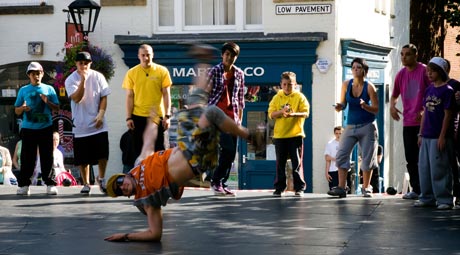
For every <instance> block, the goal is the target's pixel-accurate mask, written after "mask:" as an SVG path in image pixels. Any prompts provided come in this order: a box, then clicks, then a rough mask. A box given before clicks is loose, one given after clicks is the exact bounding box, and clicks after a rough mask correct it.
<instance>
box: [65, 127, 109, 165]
mask: <svg viewBox="0 0 460 255" xmlns="http://www.w3.org/2000/svg"><path fill="white" fill-rule="evenodd" d="M73 155H74V165H76V166H80V165H87V164H89V165H97V163H98V161H99V160H100V159H109V133H108V132H102V133H99V134H95V135H91V136H85V137H79V138H76V137H74V138H73Z"/></svg>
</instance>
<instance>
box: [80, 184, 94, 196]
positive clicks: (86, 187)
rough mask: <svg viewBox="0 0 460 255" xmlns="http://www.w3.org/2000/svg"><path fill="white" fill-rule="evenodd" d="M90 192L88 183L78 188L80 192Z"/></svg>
mask: <svg viewBox="0 0 460 255" xmlns="http://www.w3.org/2000/svg"><path fill="white" fill-rule="evenodd" d="M90 192H91V186H89V185H88V184H86V185H84V186H83V188H82V189H81V190H80V193H82V194H89V193H90Z"/></svg>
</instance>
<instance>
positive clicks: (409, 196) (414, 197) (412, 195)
mask: <svg viewBox="0 0 460 255" xmlns="http://www.w3.org/2000/svg"><path fill="white" fill-rule="evenodd" d="M402 198H403V199H412V200H417V199H418V194H417V193H415V192H413V191H411V192H408V193H406V194H404V195H403V196H402Z"/></svg>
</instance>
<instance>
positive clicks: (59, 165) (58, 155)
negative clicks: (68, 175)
mask: <svg viewBox="0 0 460 255" xmlns="http://www.w3.org/2000/svg"><path fill="white" fill-rule="evenodd" d="M53 158H54V161H53V169H54V172H55V174H56V176H57V175H58V174H60V173H62V172H66V170H65V166H64V155H62V152H61V151H60V150H59V149H57V148H56V149H54V151H53Z"/></svg>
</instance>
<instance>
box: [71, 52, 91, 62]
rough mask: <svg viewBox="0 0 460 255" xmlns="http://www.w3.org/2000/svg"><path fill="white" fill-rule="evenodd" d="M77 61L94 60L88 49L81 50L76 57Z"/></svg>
mask: <svg viewBox="0 0 460 255" xmlns="http://www.w3.org/2000/svg"><path fill="white" fill-rule="evenodd" d="M75 61H89V62H92V60H91V54H89V52H86V51H82V52H79V53H78V54H77V56H76V57H75Z"/></svg>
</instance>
